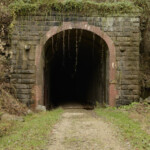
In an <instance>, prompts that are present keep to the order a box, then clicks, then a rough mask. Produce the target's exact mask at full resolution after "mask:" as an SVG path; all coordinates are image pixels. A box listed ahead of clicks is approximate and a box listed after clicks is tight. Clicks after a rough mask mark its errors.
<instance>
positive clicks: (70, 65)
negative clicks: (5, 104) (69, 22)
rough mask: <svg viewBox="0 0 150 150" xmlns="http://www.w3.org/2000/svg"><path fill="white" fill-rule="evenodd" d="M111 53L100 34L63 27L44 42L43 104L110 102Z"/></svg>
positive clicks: (47, 105) (50, 106)
mask: <svg viewBox="0 0 150 150" xmlns="http://www.w3.org/2000/svg"><path fill="white" fill-rule="evenodd" d="M108 57H109V53H108V47H107V44H106V43H105V41H104V40H103V39H102V38H101V37H99V36H98V35H96V34H94V33H92V32H90V31H87V30H81V29H71V30H64V31H62V32H59V33H57V34H55V35H54V36H53V37H51V38H50V39H49V40H48V41H47V42H46V44H45V51H44V61H45V62H44V105H45V106H46V107H47V108H48V109H49V108H52V107H55V106H59V105H62V104H65V103H80V104H83V105H84V104H88V105H95V104H96V102H99V103H108V95H109V94H108V91H109V87H108V80H109V79H108V78H109V77H108V70H109V69H108V68H109V62H108V61H109V59H108Z"/></svg>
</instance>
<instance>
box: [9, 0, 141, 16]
mask: <svg viewBox="0 0 150 150" xmlns="http://www.w3.org/2000/svg"><path fill="white" fill-rule="evenodd" d="M134 1H135V0H134ZM134 1H123V2H94V1H90V0H78V1H76V0H65V1H59V0H26V1H25V0H24V1H23V0H16V1H14V2H13V3H11V4H10V5H9V8H10V9H11V11H12V12H13V13H15V14H17V15H33V14H37V13H39V12H40V14H42V13H46V14H48V13H51V12H52V11H55V12H63V13H68V12H71V13H76V12H78V13H82V14H87V15H88V14H93V13H94V14H101V15H108V14H126V13H134V12H140V11H142V9H143V5H141V3H140V2H138V3H137V2H134ZM136 1H137V0H136ZM142 4H143V3H142Z"/></svg>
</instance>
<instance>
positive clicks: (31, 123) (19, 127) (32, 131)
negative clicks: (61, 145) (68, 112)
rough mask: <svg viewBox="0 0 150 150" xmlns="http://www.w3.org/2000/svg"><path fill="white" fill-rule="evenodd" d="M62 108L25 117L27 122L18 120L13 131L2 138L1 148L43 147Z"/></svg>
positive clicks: (23, 149)
mask: <svg viewBox="0 0 150 150" xmlns="http://www.w3.org/2000/svg"><path fill="white" fill-rule="evenodd" d="M62 112H63V110H62V109H56V110H54V111H49V112H42V113H38V114H34V115H30V116H26V117H25V122H16V123H15V126H14V127H13V129H12V130H11V132H9V133H7V135H5V136H3V137H1V138H0V149H1V150H4V149H7V150H32V149H36V148H38V149H42V148H43V147H44V146H46V145H47V144H48V143H47V142H48V140H49V134H50V131H51V129H52V128H51V127H52V126H53V125H54V124H55V123H56V121H58V119H59V118H60V115H61V114H62Z"/></svg>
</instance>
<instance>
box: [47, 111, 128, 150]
mask: <svg viewBox="0 0 150 150" xmlns="http://www.w3.org/2000/svg"><path fill="white" fill-rule="evenodd" d="M119 137H120V136H118V134H117V130H116V129H115V128H114V127H113V125H112V124H111V123H107V122H104V121H103V120H102V119H101V118H99V117H97V116H96V115H95V113H94V111H92V110H85V109H65V112H64V114H63V115H62V118H61V120H60V122H58V123H57V124H56V125H55V126H54V128H53V130H52V134H51V137H50V142H49V148H48V150H129V149H130V146H129V144H128V143H124V142H122V141H121V140H120V138H119Z"/></svg>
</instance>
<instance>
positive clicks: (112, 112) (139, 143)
mask: <svg viewBox="0 0 150 150" xmlns="http://www.w3.org/2000/svg"><path fill="white" fill-rule="evenodd" d="M95 111H96V113H97V114H98V116H100V117H102V118H104V119H105V120H106V121H110V122H112V123H113V124H114V125H116V126H117V127H118V128H119V129H120V132H121V134H122V135H123V137H124V138H125V140H127V141H129V142H130V143H131V145H132V146H133V148H134V149H136V150H149V149H150V135H149V134H147V133H146V132H145V131H143V130H142V129H141V126H140V123H139V122H137V121H133V120H132V119H130V118H129V116H128V113H127V112H126V113H125V112H122V111H121V110H119V109H117V108H96V109H95Z"/></svg>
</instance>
